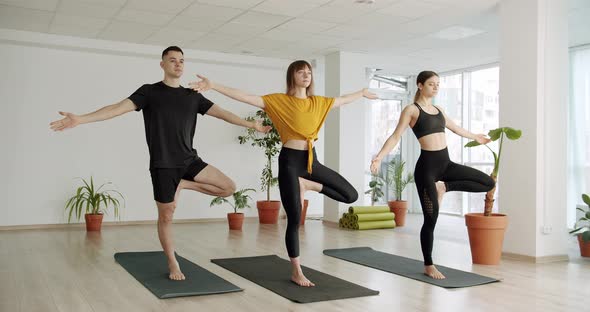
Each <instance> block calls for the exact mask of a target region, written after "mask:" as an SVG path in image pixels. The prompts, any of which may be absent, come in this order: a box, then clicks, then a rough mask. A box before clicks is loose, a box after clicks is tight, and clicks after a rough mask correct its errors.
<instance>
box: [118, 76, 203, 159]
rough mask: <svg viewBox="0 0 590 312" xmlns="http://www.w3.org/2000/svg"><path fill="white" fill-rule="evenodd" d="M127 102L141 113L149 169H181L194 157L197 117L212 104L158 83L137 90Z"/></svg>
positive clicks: (184, 89) (191, 92)
mask: <svg viewBox="0 0 590 312" xmlns="http://www.w3.org/2000/svg"><path fill="white" fill-rule="evenodd" d="M129 99H130V100H131V101H132V102H133V103H134V104H135V106H137V109H136V111H140V110H143V121H144V124H145V137H146V140H147V145H148V149H149V152H150V169H153V168H182V167H186V166H187V165H189V164H190V163H191V162H192V161H193V160H194V159H196V158H197V157H198V156H197V151H196V150H195V149H194V148H193V138H194V136H195V129H196V126H197V113H199V114H201V115H204V114H205V113H206V112H207V111H208V110H209V108H211V106H213V102H211V101H209V100H208V99H206V98H205V97H204V96H203V95H202V94H200V93H198V92H195V91H193V90H191V89H187V88H184V87H182V86H180V87H178V88H173V87H170V86H167V85H166V84H164V83H163V82H161V81H160V82H157V83H154V84H145V85H143V86H141V88H139V89H137V91H135V93H133V94H132V95H131V96H130V97H129Z"/></svg>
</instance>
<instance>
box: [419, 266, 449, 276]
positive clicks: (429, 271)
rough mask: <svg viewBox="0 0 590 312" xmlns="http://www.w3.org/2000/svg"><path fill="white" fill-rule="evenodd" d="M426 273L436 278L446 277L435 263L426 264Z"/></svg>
mask: <svg viewBox="0 0 590 312" xmlns="http://www.w3.org/2000/svg"><path fill="white" fill-rule="evenodd" d="M424 274H426V275H428V276H430V277H432V278H434V279H445V278H446V277H445V276H444V275H443V274H442V273H440V272H439V271H438V270H437V269H436V267H435V266H434V265H425V266H424Z"/></svg>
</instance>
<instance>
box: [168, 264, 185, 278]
mask: <svg viewBox="0 0 590 312" xmlns="http://www.w3.org/2000/svg"><path fill="white" fill-rule="evenodd" d="M168 269H169V270H170V275H168V278H169V279H171V280H173V281H184V280H185V279H186V278H185V277H184V274H182V272H181V271H180V266H179V265H178V262H176V261H174V262H172V263H171V262H168Z"/></svg>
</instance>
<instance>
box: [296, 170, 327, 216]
mask: <svg viewBox="0 0 590 312" xmlns="http://www.w3.org/2000/svg"><path fill="white" fill-rule="evenodd" d="M323 187H324V186H323V185H322V184H320V183H317V182H314V181H311V180H307V179H304V178H301V177H299V196H301V197H300V198H301V209H303V199H304V195H305V192H307V191H314V192H321V191H322V188H323Z"/></svg>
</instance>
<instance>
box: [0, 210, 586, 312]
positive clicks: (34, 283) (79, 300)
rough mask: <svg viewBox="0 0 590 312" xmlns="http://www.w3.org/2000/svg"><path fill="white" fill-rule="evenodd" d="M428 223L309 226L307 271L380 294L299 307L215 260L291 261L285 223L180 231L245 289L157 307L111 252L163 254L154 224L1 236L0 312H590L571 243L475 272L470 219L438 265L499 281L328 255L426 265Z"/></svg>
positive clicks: (185, 243)
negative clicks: (456, 282) (539, 257)
mask: <svg viewBox="0 0 590 312" xmlns="http://www.w3.org/2000/svg"><path fill="white" fill-rule="evenodd" d="M421 220H422V217H421V216H420V215H410V216H409V220H408V224H407V226H405V227H400V228H397V229H395V230H370V231H349V230H340V229H338V228H335V227H333V226H329V225H323V224H322V223H321V221H317V220H308V221H307V222H306V224H305V226H304V227H303V228H302V230H301V242H302V244H301V254H302V259H303V263H304V265H306V266H309V267H311V268H314V269H317V270H320V271H323V272H325V273H329V274H331V275H334V276H336V277H339V278H342V279H346V280H348V281H351V282H354V283H357V284H360V285H362V286H365V287H368V288H371V289H375V290H379V291H380V292H381V293H380V295H378V296H370V297H362V298H352V299H345V300H335V301H326V302H317V303H310V304H297V303H293V302H291V301H289V300H287V299H285V298H283V297H281V296H278V295H276V294H274V293H273V292H271V291H269V290H266V289H264V288H262V287H259V286H258V285H256V284H254V283H252V282H250V281H248V280H245V279H243V278H241V277H239V276H237V275H234V274H233V273H231V272H229V271H226V270H225V269H223V268H221V267H219V266H217V265H215V264H213V263H211V262H210V261H209V260H210V259H211V258H221V257H235V256H253V255H265V254H278V255H279V256H281V257H284V258H287V255H286V251H285V248H284V243H283V242H284V240H283V234H284V231H285V227H284V225H283V224H282V223H284V220H281V221H283V222H280V223H281V224H280V225H259V224H258V222H257V221H256V220H247V222H246V224H245V225H244V230H243V232H235V231H231V232H230V231H228V229H227V224H226V223H225V222H209V223H194V224H175V225H174V227H175V235H176V242H177V247H178V248H177V251H178V253H179V254H180V255H182V256H184V257H185V258H187V259H189V260H191V261H193V262H195V263H197V264H199V265H200V266H202V267H204V268H206V269H208V270H209V271H211V272H213V273H215V274H217V275H219V276H221V277H223V278H224V279H226V280H228V281H229V282H231V283H234V284H235V285H237V286H239V287H242V288H244V289H245V291H243V292H238V293H229V294H221V295H210V296H199V297H184V298H176V299H166V300H160V299H157V298H156V297H155V296H154V295H152V294H151V293H150V292H149V291H148V290H147V289H146V288H144V287H143V286H142V285H141V284H139V283H138V282H137V281H136V280H135V279H134V278H133V277H132V276H131V275H129V274H128V273H127V272H126V271H125V270H123V268H122V267H121V266H119V265H118V264H117V263H115V261H114V259H113V254H114V253H115V252H120V251H148V250H159V248H160V246H159V243H158V239H157V234H156V228H155V225H130V226H107V227H104V228H103V231H102V233H101V234H98V235H88V234H86V232H85V230H84V229H82V228H79V227H78V228H74V227H72V228H66V229H47V230H18V231H17V230H15V231H0V311H3V312H4V311H6V312H16V311H23V312H25V311H26V312H30V311H44V312H50V311H76V312H86V311H94V312H99V311H105V312H106V311H109V312H110V311H124V312H132V311H347V312H352V311H363V312H364V311H525V312H532V311H589V310H588V309H589V307H590V283H589V281H590V260H589V259H583V258H581V257H580V256H579V253H578V250H577V247H576V245H575V241H574V240H573V239H572V240H571V241H569V242H568V244H569V245H568V247H569V249H570V250H571V252H570V260H569V262H557V263H549V264H532V263H525V262H518V261H512V260H506V259H503V260H502V263H501V264H500V265H499V266H482V265H472V264H471V259H470V253H469V246H468V243H467V234H466V230H465V226H464V225H463V219H461V218H458V217H453V216H441V217H440V218H439V222H438V225H437V229H436V232H435V235H436V241H435V251H434V259H435V262H436V263H440V264H442V265H445V266H450V267H453V268H456V269H461V270H465V271H471V272H475V273H479V274H483V275H487V276H490V277H495V278H499V279H502V282H500V283H493V284H488V285H483V286H476V287H470V288H462V289H456V290H447V289H444V288H440V287H436V286H431V285H429V284H426V283H422V282H418V281H414V280H411V279H408V278H405V277H401V276H398V275H394V274H390V273H386V272H381V271H378V270H375V269H371V268H367V267H364V266H360V265H356V264H353V263H349V262H346V261H342V260H338V259H336V258H332V257H328V256H324V255H323V254H322V250H323V249H327V248H344V247H353V246H371V247H373V248H374V249H377V250H380V251H384V252H389V253H395V254H397V255H401V256H406V257H412V258H416V259H421V253H420V245H419V238H418V235H417V234H418V231H419V228H420V223H421Z"/></svg>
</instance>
